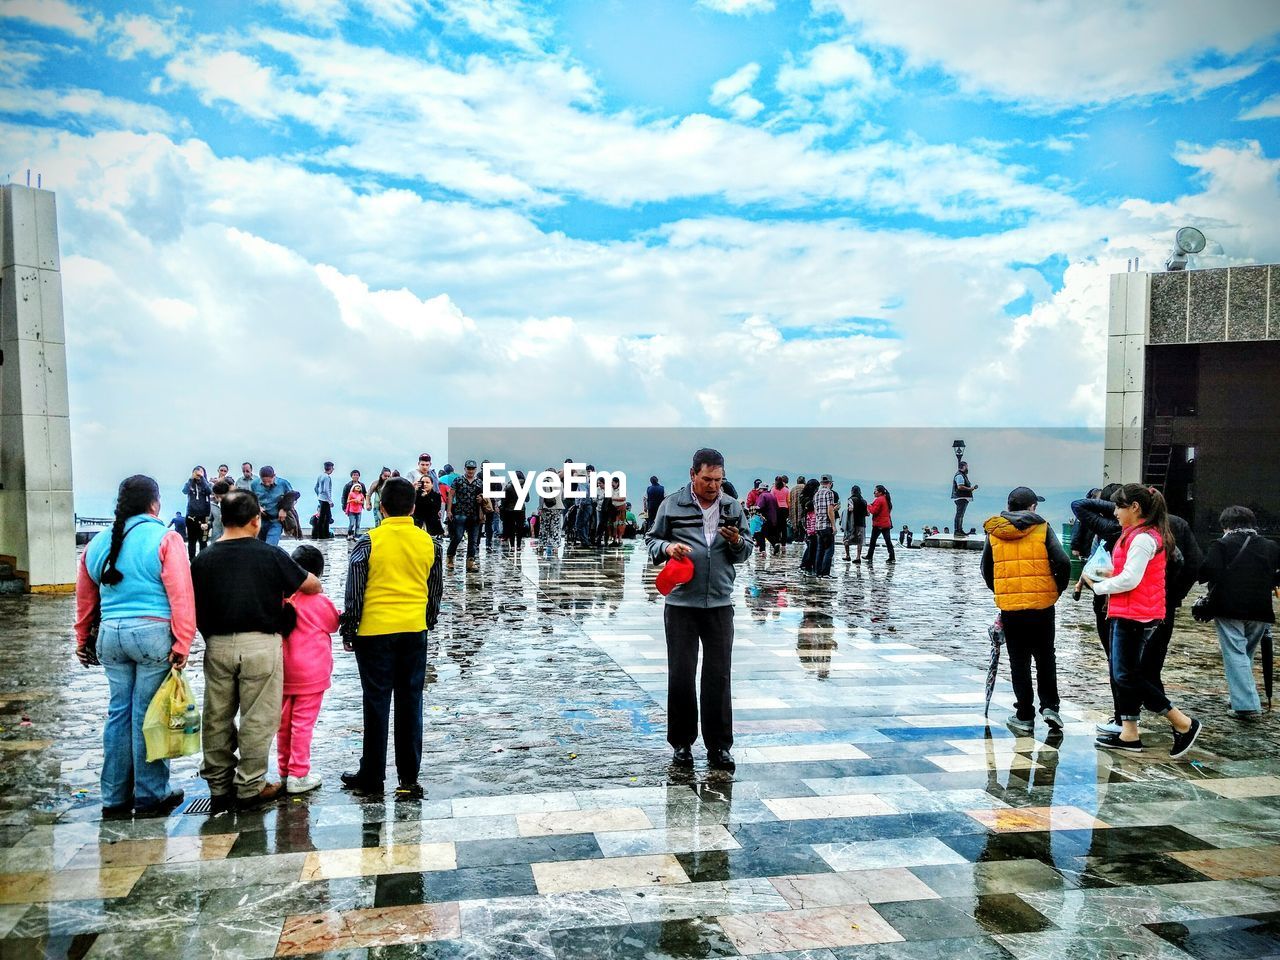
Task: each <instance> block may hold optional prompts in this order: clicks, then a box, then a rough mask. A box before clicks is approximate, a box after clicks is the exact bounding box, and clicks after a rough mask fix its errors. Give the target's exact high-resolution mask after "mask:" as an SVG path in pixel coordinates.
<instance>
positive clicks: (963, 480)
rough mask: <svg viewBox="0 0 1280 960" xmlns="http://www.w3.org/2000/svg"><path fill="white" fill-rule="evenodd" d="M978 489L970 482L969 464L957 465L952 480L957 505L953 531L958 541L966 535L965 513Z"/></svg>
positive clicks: (953, 495)
mask: <svg viewBox="0 0 1280 960" xmlns="http://www.w3.org/2000/svg"><path fill="white" fill-rule="evenodd" d="M977 489H978V485H977V484H976V483H971V482H970V481H969V464H968V462H967V461H965V460H961V461H960V463H959V464H958V465H957V469H956V475H955V476H954V477H952V478H951V499H952V500H954V501H955V504H956V522H955V524H954V525H953V526H952V528H951V529H952V530H954V531H955V534H954V536H955V537H956V539H959V538H960V537H963V536H964V535H965V532H964V512H965V510H967V509H968V508H969V504H970V503H972V502H973V492H974V491H975V490H977Z"/></svg>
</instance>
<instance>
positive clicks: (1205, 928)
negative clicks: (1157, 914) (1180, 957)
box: [1147, 912, 1280, 960]
mask: <svg viewBox="0 0 1280 960" xmlns="http://www.w3.org/2000/svg"><path fill="white" fill-rule="evenodd" d="M1147 929H1148V930H1150V931H1151V932H1152V933H1154V934H1156V935H1157V936H1158V937H1161V938H1162V939H1164V940H1167V941H1168V942H1169V943H1171V944H1173V945H1174V946H1176V947H1178V948H1179V949H1180V950H1182V951H1184V952H1185V953H1188V954H1190V955H1191V956H1193V957H1197V958H1199V960H1236V958H1246V957H1273V956H1276V955H1280V912H1268V913H1258V914H1253V915H1251V916H1241V917H1217V918H1213V919H1208V920H1187V921H1184V922H1182V923H1152V924H1147Z"/></svg>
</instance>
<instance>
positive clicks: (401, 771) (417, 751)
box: [355, 630, 427, 785]
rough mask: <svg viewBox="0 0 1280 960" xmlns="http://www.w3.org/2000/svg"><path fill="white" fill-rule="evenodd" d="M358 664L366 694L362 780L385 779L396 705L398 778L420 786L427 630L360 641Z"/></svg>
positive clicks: (365, 638)
mask: <svg viewBox="0 0 1280 960" xmlns="http://www.w3.org/2000/svg"><path fill="white" fill-rule="evenodd" d="M355 646H356V665H357V666H358V667H359V668H360V689H361V690H362V691H363V693H364V750H363V752H362V753H361V756H360V779H361V780H362V781H364V782H365V783H367V784H375V785H376V784H380V783H382V781H383V780H385V779H386V776H387V732H388V728H389V727H390V726H391V704H392V701H393V700H394V702H395V706H396V776H397V777H399V779H400V782H401V783H403V784H411V783H417V781H418V770H419V768H421V766H422V688H423V685H424V684H425V682H426V675H427V632H426V631H425V630H423V631H422V632H421V633H384V634H378V635H376V636H368V637H357V638H356V644H355Z"/></svg>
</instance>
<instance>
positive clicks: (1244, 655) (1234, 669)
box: [1214, 617, 1271, 712]
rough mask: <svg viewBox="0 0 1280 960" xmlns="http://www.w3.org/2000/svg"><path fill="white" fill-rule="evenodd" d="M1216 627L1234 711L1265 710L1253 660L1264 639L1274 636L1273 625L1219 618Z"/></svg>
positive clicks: (1256, 621)
mask: <svg viewBox="0 0 1280 960" xmlns="http://www.w3.org/2000/svg"><path fill="white" fill-rule="evenodd" d="M1214 626H1216V627H1217V628H1218V646H1220V647H1221V648H1222V669H1223V671H1224V672H1225V673H1226V675H1227V689H1228V690H1229V691H1230V692H1231V709H1232V710H1241V711H1246V712H1247V711H1258V710H1261V709H1262V701H1261V700H1260V699H1259V698H1258V682H1257V681H1256V680H1254V678H1253V657H1254V654H1256V653H1257V652H1258V647H1259V646H1261V645H1262V640H1263V638H1264V637H1265V636H1266V635H1267V634H1269V633H1270V632H1271V624H1269V623H1263V622H1262V621H1261V620H1229V619H1227V618H1225V617H1219V618H1218V619H1217V620H1215V621H1214Z"/></svg>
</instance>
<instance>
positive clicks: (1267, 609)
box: [1199, 506, 1280, 720]
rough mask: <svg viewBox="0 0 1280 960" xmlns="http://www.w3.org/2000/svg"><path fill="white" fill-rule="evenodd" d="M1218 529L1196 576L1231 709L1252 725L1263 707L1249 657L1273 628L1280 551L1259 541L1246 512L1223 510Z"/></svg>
mask: <svg viewBox="0 0 1280 960" xmlns="http://www.w3.org/2000/svg"><path fill="white" fill-rule="evenodd" d="M1218 523H1219V524H1220V525H1221V526H1222V537H1221V539H1219V540H1215V541H1214V542H1213V543H1211V544H1209V552H1208V554H1207V555H1206V556H1205V561H1204V566H1203V567H1201V569H1200V575H1199V576H1200V580H1201V581H1202V582H1203V583H1207V584H1208V585H1209V590H1210V592H1211V594H1212V603H1213V612H1214V627H1215V628H1216V629H1217V631H1218V646H1219V647H1221V648H1222V669H1223V672H1224V673H1225V674H1226V678H1227V690H1228V692H1229V693H1230V695H1231V709H1232V711H1233V712H1234V713H1235V716H1236V718H1237V719H1239V720H1254V719H1257V718H1258V717H1259V716H1260V715H1261V711H1262V701H1261V699H1259V697H1258V684H1257V681H1256V680H1254V678H1253V657H1254V655H1255V654H1256V653H1257V652H1258V647H1260V646H1261V645H1262V644H1263V642H1264V641H1266V640H1267V639H1268V638H1270V636H1271V626H1272V624H1274V623H1275V622H1276V618H1275V612H1274V611H1273V610H1272V604H1271V597H1272V592H1273V591H1274V590H1275V589H1276V587H1278V586H1280V546H1278V545H1277V544H1276V542H1275V541H1274V540H1268V539H1267V538H1266V537H1262V536H1259V535H1258V521H1257V518H1256V517H1255V516H1254V514H1253V511H1252V510H1250V509H1249V508H1248V507H1239V506H1235V507H1227V508H1226V509H1225V510H1223V511H1222V514H1221V515H1220V516H1219V518H1218Z"/></svg>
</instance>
